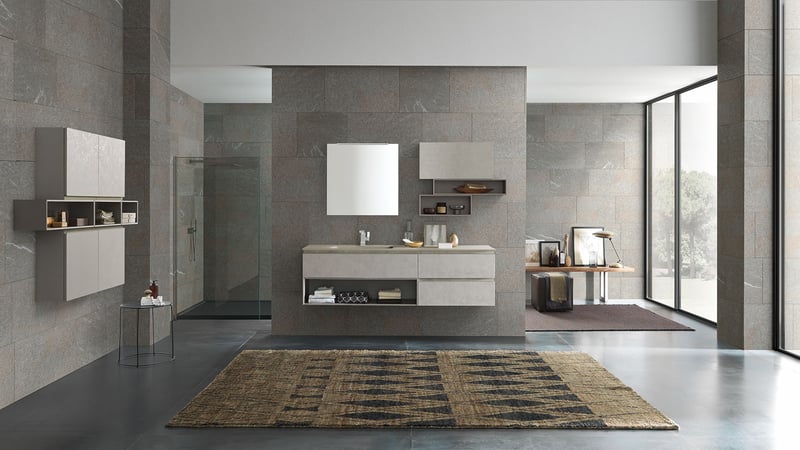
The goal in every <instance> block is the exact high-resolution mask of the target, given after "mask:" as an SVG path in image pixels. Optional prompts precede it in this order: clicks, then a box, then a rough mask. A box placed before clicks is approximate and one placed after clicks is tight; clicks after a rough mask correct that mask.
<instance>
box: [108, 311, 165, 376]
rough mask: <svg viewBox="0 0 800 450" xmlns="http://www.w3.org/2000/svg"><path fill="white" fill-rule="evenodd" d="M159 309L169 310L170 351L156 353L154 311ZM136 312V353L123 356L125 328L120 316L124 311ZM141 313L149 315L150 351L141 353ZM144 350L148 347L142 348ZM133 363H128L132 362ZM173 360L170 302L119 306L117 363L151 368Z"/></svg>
mask: <svg viewBox="0 0 800 450" xmlns="http://www.w3.org/2000/svg"><path fill="white" fill-rule="evenodd" d="M161 308H169V339H170V343H169V344H170V351H169V352H157V351H156V341H155V337H156V326H155V320H154V319H155V311H156V310H157V309H161ZM130 310H134V311H136V353H134V354H131V355H127V356H126V355H123V348H124V343H125V340H124V338H123V334H124V330H125V327H124V326H123V322H122V315H123V313H124V312H125V311H130ZM142 311H145V312H147V313H148V314H150V339H151V344H150V345H149V347H151V349H150V351H149V352H148V351H145V352H142V351H141V349H140V344H139V319H140V315H141V313H142ZM144 347H145V349H146V348H147V347H148V346H147V345H145V346H144ZM133 359H135V362H134V361H129V360H133ZM173 360H175V335H174V334H173V320H172V302H163V303H160V304H157V305H142V304H140V303H123V304H121V305H119V347H118V349H117V363H118V364H120V365H123V366H132V367H140V366H151V365H153V364H159V363H162V362H167V361H173Z"/></svg>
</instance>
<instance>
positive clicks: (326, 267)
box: [303, 253, 417, 280]
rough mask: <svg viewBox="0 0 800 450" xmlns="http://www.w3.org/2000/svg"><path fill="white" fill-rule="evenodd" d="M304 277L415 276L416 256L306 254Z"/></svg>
mask: <svg viewBox="0 0 800 450" xmlns="http://www.w3.org/2000/svg"><path fill="white" fill-rule="evenodd" d="M303 278H352V279H369V278H379V279H380V278H383V279H388V280H391V279H400V280H402V279H416V278H417V255H387V254H363V255H358V254H337V253H306V254H303Z"/></svg>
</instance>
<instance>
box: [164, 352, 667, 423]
mask: <svg viewBox="0 0 800 450" xmlns="http://www.w3.org/2000/svg"><path fill="white" fill-rule="evenodd" d="M167 426H170V427H313V428H565V429H638V430H642V429H647V430H674V429H677V425H676V424H675V423H674V422H673V421H672V420H670V419H669V418H668V417H666V416H664V415H663V414H662V413H661V412H659V411H658V410H656V409H655V408H653V407H652V406H650V404H648V403H647V402H646V401H645V400H643V399H642V398H641V397H640V396H639V395H637V394H636V393H635V392H634V391H633V390H632V389H631V388H629V387H627V386H625V385H624V384H622V382H620V381H619V380H618V379H617V378H616V377H614V375H612V374H611V373H609V372H608V371H607V370H606V369H605V368H603V366H601V365H600V364H599V363H597V361H595V360H594V359H592V358H591V357H590V356H589V355H587V354H585V353H579V352H531V351H450V350H448V351H389V350H378V351H376V350H245V351H243V352H242V353H240V354H239V355H238V356H237V357H236V358H235V359H234V360H233V361H232V362H231V363H230V364H229V365H228V366H227V367H226V368H225V369H224V370H223V371H222V372H221V373H220V374H219V375H218V376H217V377H216V379H214V381H213V382H212V383H211V384H210V385H209V386H208V387H206V388H205V389H204V390H203V391H202V392H200V394H198V395H197V396H196V397H195V398H194V399H193V400H192V401H191V403H189V405H187V406H186V407H185V408H183V410H182V411H181V412H179V413H178V414H177V415H176V416H175V417H174V418H173V419H172V420H171V421H170V422H169V424H168V425H167Z"/></svg>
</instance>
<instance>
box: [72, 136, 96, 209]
mask: <svg viewBox="0 0 800 450" xmlns="http://www.w3.org/2000/svg"><path fill="white" fill-rule="evenodd" d="M66 133H67V136H66V149H65V153H66V154H65V158H64V160H65V165H66V167H65V171H66V173H65V175H66V180H65V183H66V186H65V195H67V196H75V197H96V196H97V175H98V158H97V156H98V149H97V146H98V142H99V139H98V135H96V134H93V133H87V132H85V131H80V130H74V129H72V128H67V129H66Z"/></svg>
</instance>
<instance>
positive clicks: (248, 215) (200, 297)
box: [173, 157, 270, 319]
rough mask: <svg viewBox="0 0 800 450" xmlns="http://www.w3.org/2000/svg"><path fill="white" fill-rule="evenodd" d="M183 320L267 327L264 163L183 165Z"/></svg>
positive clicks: (220, 160) (178, 254)
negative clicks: (263, 257) (262, 239)
mask: <svg viewBox="0 0 800 450" xmlns="http://www.w3.org/2000/svg"><path fill="white" fill-rule="evenodd" d="M174 182H175V185H174V189H175V191H174V193H175V195H174V199H175V205H174V208H175V222H176V224H175V227H174V229H175V232H174V246H173V248H174V265H175V274H176V276H175V283H174V286H175V293H174V298H175V302H176V313H177V317H178V319H264V318H269V317H270V302H269V301H268V300H267V299H265V298H263V294H262V292H261V290H260V286H259V284H260V283H259V279H260V274H261V273H260V234H261V232H260V229H261V222H262V220H261V215H262V214H261V212H262V207H261V206H262V205H261V204H260V196H259V186H260V183H261V180H260V164H259V158H257V157H176V158H175V174H174Z"/></svg>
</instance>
